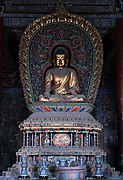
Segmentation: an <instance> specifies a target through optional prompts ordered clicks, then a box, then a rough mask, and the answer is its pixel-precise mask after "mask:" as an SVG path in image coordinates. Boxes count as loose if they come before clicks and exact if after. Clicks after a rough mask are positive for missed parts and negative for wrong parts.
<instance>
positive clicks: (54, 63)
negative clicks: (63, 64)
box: [53, 59, 56, 67]
mask: <svg viewBox="0 0 123 180" xmlns="http://www.w3.org/2000/svg"><path fill="white" fill-rule="evenodd" d="M53 65H54V67H56V62H55V60H54V59H53Z"/></svg>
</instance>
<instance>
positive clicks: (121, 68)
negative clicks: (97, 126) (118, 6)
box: [116, 19, 123, 155]
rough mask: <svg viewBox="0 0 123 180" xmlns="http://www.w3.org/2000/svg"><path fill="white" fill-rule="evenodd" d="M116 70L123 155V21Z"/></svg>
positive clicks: (118, 31)
mask: <svg viewBox="0 0 123 180" xmlns="http://www.w3.org/2000/svg"><path fill="white" fill-rule="evenodd" d="M116 45H117V56H116V58H117V59H116V62H117V63H116V69H117V72H116V73H117V75H116V76H117V78H116V86H117V122H118V137H119V148H118V149H119V155H121V154H123V19H117V21H116Z"/></svg>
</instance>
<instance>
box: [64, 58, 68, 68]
mask: <svg viewBox="0 0 123 180" xmlns="http://www.w3.org/2000/svg"><path fill="white" fill-rule="evenodd" d="M65 66H66V67H68V59H66V65H65Z"/></svg>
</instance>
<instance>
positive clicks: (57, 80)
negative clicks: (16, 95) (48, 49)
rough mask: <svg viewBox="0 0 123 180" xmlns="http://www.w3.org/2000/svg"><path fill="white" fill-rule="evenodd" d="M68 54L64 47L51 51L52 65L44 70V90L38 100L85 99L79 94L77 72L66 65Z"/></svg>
mask: <svg viewBox="0 0 123 180" xmlns="http://www.w3.org/2000/svg"><path fill="white" fill-rule="evenodd" d="M68 56H69V55H68V50H67V48H65V47H62V46H60V47H57V48H55V50H54V51H53V64H54V67H53V68H51V69H48V70H47V72H46V76H45V92H44V95H40V96H39V101H68V102H69V101H82V102H83V101H85V96H84V95H82V94H80V87H79V84H78V78H77V73H76V71H75V70H74V69H73V68H70V67H68V59H67V58H68Z"/></svg>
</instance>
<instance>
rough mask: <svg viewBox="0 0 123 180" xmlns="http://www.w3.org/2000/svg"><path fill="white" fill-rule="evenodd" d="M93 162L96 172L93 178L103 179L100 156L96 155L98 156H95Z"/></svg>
mask: <svg viewBox="0 0 123 180" xmlns="http://www.w3.org/2000/svg"><path fill="white" fill-rule="evenodd" d="M95 161H96V172H95V175H94V177H95V178H97V179H101V178H103V177H104V176H103V174H102V171H101V168H102V156H100V155H98V156H95Z"/></svg>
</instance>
